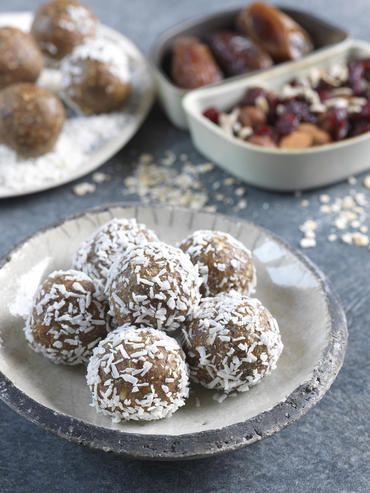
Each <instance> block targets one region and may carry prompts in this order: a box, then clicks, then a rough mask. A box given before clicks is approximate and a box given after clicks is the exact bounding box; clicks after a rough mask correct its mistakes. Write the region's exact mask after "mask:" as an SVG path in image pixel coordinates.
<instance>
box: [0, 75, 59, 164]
mask: <svg viewBox="0 0 370 493" xmlns="http://www.w3.org/2000/svg"><path fill="white" fill-rule="evenodd" d="M64 120H65V113H64V108H63V105H62V103H61V102H60V101H59V99H58V98H56V97H55V96H54V94H52V93H51V92H50V91H48V90H47V89H44V88H42V87H38V86H36V85H34V84H29V83H20V84H14V85H11V86H8V87H6V88H5V89H3V90H2V91H0V141H1V142H2V143H3V144H6V145H7V146H9V147H11V148H12V149H14V150H15V151H16V152H17V153H18V154H20V155H22V156H24V157H36V156H40V155H41V154H45V153H47V152H49V151H51V150H52V149H53V147H54V145H55V143H56V141H57V139H58V137H59V135H60V133H61V131H62V128H63V124H64Z"/></svg>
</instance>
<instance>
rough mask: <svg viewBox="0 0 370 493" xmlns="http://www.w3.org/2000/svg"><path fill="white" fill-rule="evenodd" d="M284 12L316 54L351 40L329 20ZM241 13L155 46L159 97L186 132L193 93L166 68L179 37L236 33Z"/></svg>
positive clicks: (206, 20)
mask: <svg viewBox="0 0 370 493" xmlns="http://www.w3.org/2000/svg"><path fill="white" fill-rule="evenodd" d="M281 9H282V10H283V11H284V12H285V13H286V14H288V15H289V16H291V17H292V18H293V19H295V20H296V21H297V22H298V23H299V24H300V25H301V26H303V27H304V28H305V29H306V31H307V32H308V33H309V34H310V35H311V37H312V39H313V40H314V44H315V46H316V49H315V51H314V53H317V52H319V51H321V50H325V49H327V48H328V47H329V46H332V45H334V44H337V43H342V42H343V41H344V40H345V39H346V38H347V33H346V32H345V31H343V30H342V29H341V28H339V27H337V26H334V25H332V24H329V23H328V22H326V21H325V20H323V19H320V18H318V17H316V16H314V15H312V14H311V13H308V12H305V11H302V10H298V9H292V8H287V7H281ZM240 10H241V7H239V8H236V7H233V8H230V9H225V10H222V11H220V12H216V13H211V14H207V15H204V16H201V17H197V18H196V19H191V20H187V21H184V22H181V23H179V24H178V25H176V26H174V27H172V28H171V29H169V30H167V31H165V32H164V33H163V34H162V35H161V36H160V37H159V38H158V39H157V40H156V42H155V43H154V45H153V47H152V50H151V53H150V59H151V62H152V65H153V68H154V76H155V81H156V86H157V90H158V97H159V100H160V102H161V104H162V107H163V109H164V112H165V113H166V115H167V116H168V118H169V120H170V121H171V122H172V123H173V124H174V125H175V126H176V127H179V128H184V129H185V128H188V123H187V119H186V114H185V112H184V109H183V106H182V99H183V97H184V96H185V95H186V94H188V93H189V90H186V89H181V88H180V87H178V86H176V85H175V84H174V83H173V82H172V81H171V80H170V78H169V76H168V67H167V69H166V65H168V57H169V53H170V51H171V47H172V45H173V42H174V40H175V39H176V38H178V37H179V36H197V37H200V38H202V37H203V36H204V35H205V34H209V33H210V32H213V31H219V30H225V29H226V30H233V29H235V25H234V24H235V18H236V16H237V14H238V13H239V12H240ZM308 56H311V55H308ZM294 63H295V62H285V63H284V64H280V65H275V66H274V67H272V68H271V69H268V70H267V71H268V72H271V71H274V70H275V69H276V68H278V67H281V66H282V65H284V66H285V65H287V64H288V65H292V64H294ZM255 73H256V71H254V72H250V73H249V74H246V75H245V76H242V77H251V76H253V75H254V74H255ZM259 73H261V71H259ZM240 77H241V76H234V77H228V78H227V79H225V80H236V79H239V78H240ZM224 82H225V81H221V82H219V83H218V84H221V85H222V84H223V83H224ZM218 84H217V85H218ZM212 87H213V85H212Z"/></svg>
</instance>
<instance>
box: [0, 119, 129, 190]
mask: <svg viewBox="0 0 370 493" xmlns="http://www.w3.org/2000/svg"><path fill="white" fill-rule="evenodd" d="M132 118H133V117H132V116H131V115H129V114H126V113H110V114H107V115H97V116H89V117H76V118H71V119H67V120H66V122H65V124H64V127H63V130H62V133H61V135H60V137H59V139H58V142H57V144H56V146H55V148H54V150H53V151H51V152H49V153H47V154H44V155H43V156H39V157H37V158H32V159H22V158H20V157H19V156H17V154H16V153H15V152H14V151H13V150H12V149H10V148H8V147H7V146H4V145H0V193H9V192H25V191H27V190H32V189H34V188H35V187H42V186H43V185H46V184H51V185H52V184H57V183H59V182H60V181H62V180H68V179H69V178H70V176H71V174H73V173H74V172H76V169H78V168H79V167H81V166H82V165H83V164H84V163H85V162H86V161H87V159H88V158H89V157H90V155H91V153H92V152H93V151H94V150H96V149H98V148H99V147H101V146H102V145H103V144H104V143H106V142H108V141H109V140H111V139H112V138H114V137H116V136H118V135H119V133H120V132H121V130H122V128H123V127H124V125H125V123H126V122H128V121H129V120H130V119H132Z"/></svg>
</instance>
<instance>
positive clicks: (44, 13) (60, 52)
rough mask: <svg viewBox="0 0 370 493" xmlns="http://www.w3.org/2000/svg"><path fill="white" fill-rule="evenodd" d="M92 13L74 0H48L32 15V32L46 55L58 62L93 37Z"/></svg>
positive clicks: (94, 21) (95, 23) (94, 23)
mask: <svg viewBox="0 0 370 493" xmlns="http://www.w3.org/2000/svg"><path fill="white" fill-rule="evenodd" d="M96 29H97V19H96V16H95V14H94V13H93V12H92V11H91V10H90V9H89V8H87V7H86V6H85V5H83V4H82V3H80V2H78V1H77V0H51V1H49V2H46V3H44V4H43V5H41V6H40V7H39V9H38V10H37V11H36V13H35V17H34V20H33V23H32V27H31V32H32V34H33V36H34V38H35V39H36V41H37V43H38V44H39V46H40V48H41V50H42V51H43V53H44V54H45V56H46V57H47V58H49V59H51V60H56V61H58V60H61V59H62V58H64V57H65V56H66V55H68V54H69V53H71V51H72V50H73V49H74V48H75V47H76V46H78V45H80V44H81V43H84V42H85V41H86V40H87V39H89V38H92V37H94V36H95V34H96Z"/></svg>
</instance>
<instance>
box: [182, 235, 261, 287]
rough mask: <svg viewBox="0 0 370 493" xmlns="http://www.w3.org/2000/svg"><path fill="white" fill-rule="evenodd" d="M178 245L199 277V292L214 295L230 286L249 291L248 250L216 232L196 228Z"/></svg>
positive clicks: (251, 283) (252, 271)
mask: <svg viewBox="0 0 370 493" xmlns="http://www.w3.org/2000/svg"><path fill="white" fill-rule="evenodd" d="M179 248H181V250H183V251H184V252H185V253H187V254H188V255H189V256H190V259H191V261H192V262H193V263H194V264H195V265H197V266H198V268H199V274H200V275H201V277H202V279H203V285H202V286H201V293H202V295H204V296H215V295H216V294H218V293H221V292H224V291H230V290H232V289H234V290H237V291H240V292H241V293H243V294H251V293H253V292H254V289H255V286H256V270H255V268H254V265H253V260H252V254H251V252H250V251H249V250H248V249H247V248H246V247H245V246H244V245H243V244H242V243H241V242H240V241H238V240H236V239H235V238H233V237H232V236H231V235H229V234H227V233H222V232H220V231H208V230H199V231H195V232H194V233H192V234H191V235H190V236H189V237H188V238H185V240H183V241H182V242H181V243H180V244H179Z"/></svg>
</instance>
